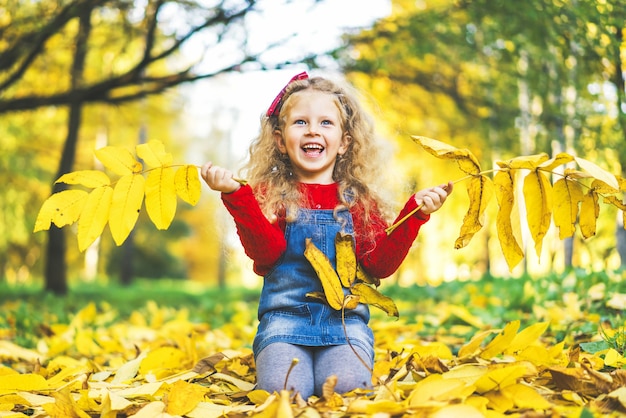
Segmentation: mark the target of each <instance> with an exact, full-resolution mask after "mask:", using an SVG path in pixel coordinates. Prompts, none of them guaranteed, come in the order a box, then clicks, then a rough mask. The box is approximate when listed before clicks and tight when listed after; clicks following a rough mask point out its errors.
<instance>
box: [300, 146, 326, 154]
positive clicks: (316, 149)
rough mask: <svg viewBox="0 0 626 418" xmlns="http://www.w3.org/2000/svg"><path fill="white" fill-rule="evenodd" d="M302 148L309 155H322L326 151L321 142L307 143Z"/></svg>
mask: <svg viewBox="0 0 626 418" xmlns="http://www.w3.org/2000/svg"><path fill="white" fill-rule="evenodd" d="M302 150H303V151H304V153H305V154H307V155H311V156H313V155H320V154H321V153H322V152H323V151H324V147H323V146H322V145H320V144H305V145H304V146H303V147H302Z"/></svg>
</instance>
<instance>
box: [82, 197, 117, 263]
mask: <svg viewBox="0 0 626 418" xmlns="http://www.w3.org/2000/svg"><path fill="white" fill-rule="evenodd" d="M112 199H113V189H112V188H111V187H109V186H103V187H98V188H96V189H93V190H92V191H91V193H89V196H88V197H87V201H86V202H85V207H84V208H83V211H82V214H81V215H80V218H79V219H78V249H79V250H80V251H85V250H86V249H87V247H89V246H90V245H91V243H92V242H94V241H95V240H96V238H98V237H99V236H100V235H102V231H103V230H104V227H105V225H106V224H107V222H108V221H109V211H110V209H111V201H112Z"/></svg>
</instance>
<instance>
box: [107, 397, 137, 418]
mask: <svg viewBox="0 0 626 418" xmlns="http://www.w3.org/2000/svg"><path fill="white" fill-rule="evenodd" d="M131 405H132V403H131V402H130V401H129V400H127V399H126V398H123V397H121V396H118V395H116V394H115V393H112V392H109V391H106V392H105V393H104V396H103V399H102V411H101V412H100V418H117V417H118V412H119V411H123V410H124V409H126V408H128V407H129V406H131Z"/></svg>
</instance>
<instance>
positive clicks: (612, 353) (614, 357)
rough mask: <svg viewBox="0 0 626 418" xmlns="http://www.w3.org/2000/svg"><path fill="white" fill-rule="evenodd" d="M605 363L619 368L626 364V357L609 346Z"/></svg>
mask: <svg viewBox="0 0 626 418" xmlns="http://www.w3.org/2000/svg"><path fill="white" fill-rule="evenodd" d="M604 364H605V365H606V366H609V367H615V368H619V367H622V366H623V365H624V364H626V358H624V356H622V355H621V354H620V353H619V352H618V351H617V350H616V349H614V348H609V349H608V350H607V352H606V354H605V355H604Z"/></svg>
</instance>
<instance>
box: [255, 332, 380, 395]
mask: <svg viewBox="0 0 626 418" xmlns="http://www.w3.org/2000/svg"><path fill="white" fill-rule="evenodd" d="M354 348H355V350H356V351H357V353H359V357H361V358H362V359H363V360H364V361H365V363H366V364H369V366H370V368H371V367H372V364H373V359H371V358H370V356H369V355H368V354H366V353H365V352H364V351H363V350H361V349H360V348H359V347H354ZM294 358H297V359H298V360H299V362H298V364H297V365H296V366H295V367H294V368H293V370H292V371H291V373H290V374H289V380H288V381H287V385H286V387H285V377H286V376H287V371H288V370H289V367H290V365H291V362H292V360H293V359H294ZM256 372H257V388H258V389H263V390H266V391H268V392H270V393H272V392H278V391H280V390H282V389H284V388H286V389H287V390H291V391H294V392H300V394H301V395H302V397H303V398H304V399H307V398H308V397H309V396H311V395H313V394H315V395H317V396H321V394H322V385H323V384H324V382H325V381H326V378H328V377H329V376H331V375H333V374H334V375H336V376H337V385H336V386H335V392H337V393H345V392H349V391H351V390H353V389H356V388H371V387H372V384H371V381H372V374H371V372H370V370H368V369H367V368H366V367H365V365H364V364H363V363H362V362H361V361H360V360H359V359H358V358H357V356H356V355H355V354H354V352H353V351H352V349H351V348H350V346H349V345H347V344H344V345H333V346H328V347H308V346H301V345H293V344H287V343H272V344H270V345H268V346H267V347H265V348H264V349H263V350H261V352H260V353H259V354H258V355H257V356H256Z"/></svg>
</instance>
